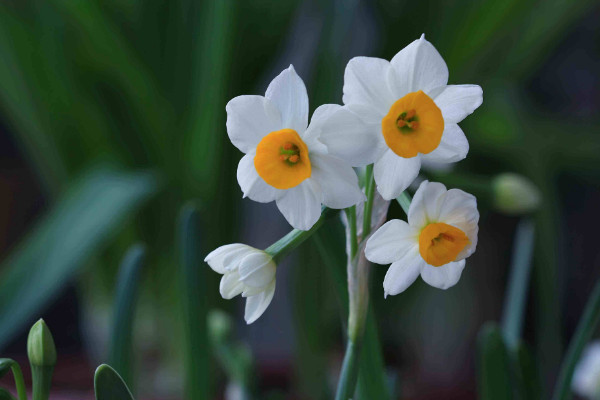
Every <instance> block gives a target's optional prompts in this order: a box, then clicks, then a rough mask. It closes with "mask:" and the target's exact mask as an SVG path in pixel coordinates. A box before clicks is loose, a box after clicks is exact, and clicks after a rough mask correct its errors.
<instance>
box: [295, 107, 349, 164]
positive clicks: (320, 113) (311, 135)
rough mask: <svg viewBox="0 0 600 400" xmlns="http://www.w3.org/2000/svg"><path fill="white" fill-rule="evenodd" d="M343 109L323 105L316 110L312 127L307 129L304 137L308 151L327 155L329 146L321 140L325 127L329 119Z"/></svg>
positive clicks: (311, 123) (309, 126)
mask: <svg viewBox="0 0 600 400" xmlns="http://www.w3.org/2000/svg"><path fill="white" fill-rule="evenodd" d="M340 108H342V106H340V105H339V104H323V105H322V106H320V107H319V108H317V109H316V110H315V112H314V113H313V115H312V118H311V119H310V125H308V128H306V132H304V134H303V135H302V140H304V143H306V145H307V146H308V150H309V152H310V153H311V154H313V153H315V152H316V153H319V154H327V146H325V145H324V144H323V143H322V142H321V140H320V138H321V134H322V132H323V126H324V124H325V123H326V122H327V120H328V119H329V117H330V116H331V115H332V114H333V113H334V112H336V111H337V110H338V109H340Z"/></svg>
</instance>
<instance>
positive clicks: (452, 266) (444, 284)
mask: <svg viewBox="0 0 600 400" xmlns="http://www.w3.org/2000/svg"><path fill="white" fill-rule="evenodd" d="M423 264H424V265H423V268H422V269H421V278H423V280H424V281H425V282H427V283H428V284H429V285H431V286H433V287H436V288H438V289H448V288H449V287H452V286H454V285H456V283H457V282H458V281H459V279H460V275H461V274H462V271H463V269H464V268H465V260H461V261H457V262H451V263H448V264H445V265H442V266H441V267H433V266H431V265H429V264H427V263H423Z"/></svg>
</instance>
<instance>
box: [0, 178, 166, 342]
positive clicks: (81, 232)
mask: <svg viewBox="0 0 600 400" xmlns="http://www.w3.org/2000/svg"><path fill="white" fill-rule="evenodd" d="M157 189H158V182H157V180H156V177H155V176H154V175H153V174H151V173H149V172H116V171H110V170H107V169H101V168H100V169H93V170H91V171H89V172H88V173H86V174H84V175H83V176H82V177H81V179H79V180H77V181H76V182H74V183H73V185H72V186H71V187H70V188H69V190H67V191H66V193H65V194H64V195H63V196H62V198H61V199H60V200H59V201H58V202H57V204H56V205H55V206H54V207H53V208H52V210H51V211H50V212H49V213H48V215H47V216H45V217H44V218H43V219H42V221H40V222H39V223H38V224H37V226H36V227H35V229H34V230H33V231H32V232H31V233H30V235H29V237H27V238H26V239H25V240H24V241H22V242H21V244H20V246H19V247H18V248H17V249H16V250H15V251H13V253H12V254H11V255H10V256H9V257H8V258H7V259H6V260H5V261H4V262H3V264H2V267H1V268H0V270H2V276H1V279H0V327H2V329H1V330H0V348H2V347H4V346H5V345H6V344H7V343H8V342H9V341H10V340H11V339H12V338H13V337H14V335H15V334H17V333H18V332H19V330H20V329H22V328H24V327H25V326H26V325H27V323H28V322H29V321H30V320H31V319H33V318H34V317H35V316H36V315H34V314H36V313H39V312H40V309H42V308H43V306H44V304H47V302H48V301H49V300H51V299H52V298H53V297H54V296H55V295H56V294H57V293H58V291H59V290H60V288H61V287H62V286H63V285H64V284H65V283H66V282H67V281H68V279H70V278H71V277H72V276H73V275H74V274H75V272H77V270H78V269H80V268H81V267H82V266H83V265H84V264H85V261H87V259H88V258H89V257H90V256H91V255H92V253H93V252H94V251H95V250H97V249H99V248H100V247H101V245H103V244H104V243H106V241H107V240H108V239H110V237H111V234H112V233H113V232H115V231H116V230H117V229H119V228H120V226H121V224H123V222H124V221H125V220H126V219H127V217H129V216H130V215H131V214H132V213H133V212H135V210H136V209H138V208H139V207H140V206H141V204H142V202H143V201H144V200H146V199H148V198H149V197H150V196H151V195H153V194H154V193H155V192H156V191H157Z"/></svg>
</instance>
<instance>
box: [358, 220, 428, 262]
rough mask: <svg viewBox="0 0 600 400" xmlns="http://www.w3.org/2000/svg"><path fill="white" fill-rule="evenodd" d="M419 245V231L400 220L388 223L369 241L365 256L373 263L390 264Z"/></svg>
mask: <svg viewBox="0 0 600 400" xmlns="http://www.w3.org/2000/svg"><path fill="white" fill-rule="evenodd" d="M418 245H419V231H418V230H416V229H415V228H413V227H411V226H410V225H408V224H407V223H406V222H404V221H401V220H399V219H394V220H391V221H389V222H386V223H385V224H384V225H383V226H382V227H381V228H379V229H378V230H377V231H376V232H375V233H374V234H373V236H371V237H370V238H369V240H367V246H366V248H365V255H366V256H367V259H368V260H369V261H371V262H374V263H377V264H390V263H392V262H394V261H398V260H400V259H401V258H402V257H404V255H406V253H408V252H409V251H411V250H414V249H415V248H416V247H418Z"/></svg>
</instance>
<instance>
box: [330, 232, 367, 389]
mask: <svg viewBox="0 0 600 400" xmlns="http://www.w3.org/2000/svg"><path fill="white" fill-rule="evenodd" d="M348 305H349V310H348V344H347V349H346V354H345V355H344V363H343V364H342V371H341V372H340V380H339V381H338V387H337V392H336V397H335V398H336V400H348V399H351V398H352V397H354V391H355V390H356V383H357V378H358V369H359V365H360V363H359V362H358V359H359V355H360V347H361V343H362V340H363V336H364V330H365V329H364V328H365V321H366V319H367V312H368V310H369V261H368V260H367V259H366V257H365V252H364V242H363V243H362V244H361V246H360V249H359V250H358V253H357V255H356V256H355V257H354V258H351V259H349V260H348Z"/></svg>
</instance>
